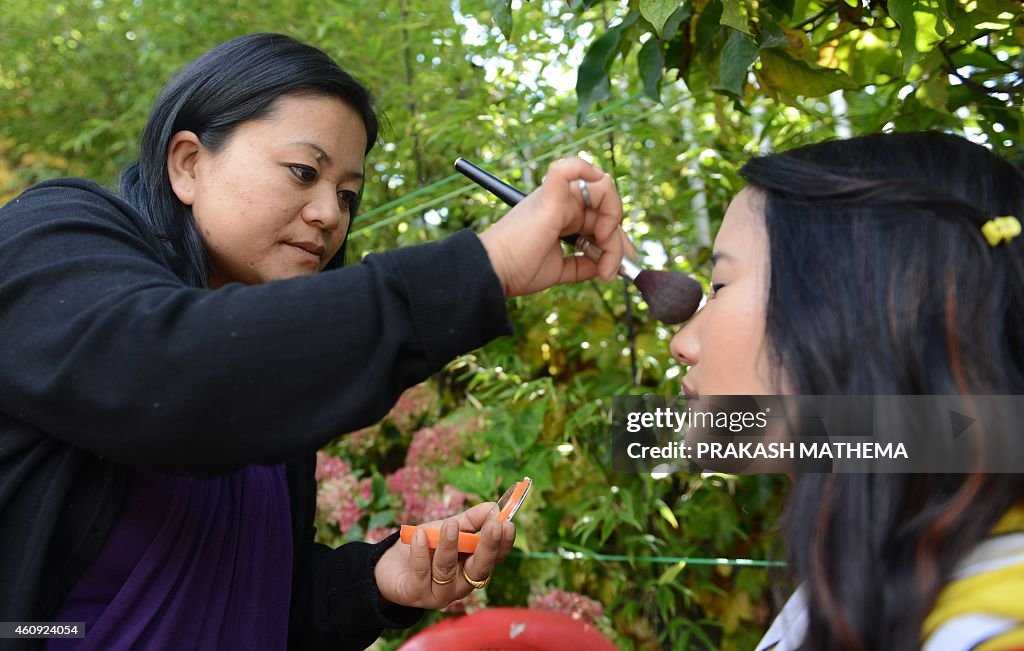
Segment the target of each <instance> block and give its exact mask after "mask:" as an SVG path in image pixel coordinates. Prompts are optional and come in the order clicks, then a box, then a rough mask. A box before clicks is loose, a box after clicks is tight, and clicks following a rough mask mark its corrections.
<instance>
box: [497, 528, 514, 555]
mask: <svg viewBox="0 0 1024 651" xmlns="http://www.w3.org/2000/svg"><path fill="white" fill-rule="evenodd" d="M515 542H516V526H515V525H514V524H512V523H511V522H503V523H502V530H501V548H500V549H499V550H498V560H497V565H501V564H502V563H504V562H505V557H507V556H508V553H509V552H510V551H512V545H513V544H514V543H515Z"/></svg>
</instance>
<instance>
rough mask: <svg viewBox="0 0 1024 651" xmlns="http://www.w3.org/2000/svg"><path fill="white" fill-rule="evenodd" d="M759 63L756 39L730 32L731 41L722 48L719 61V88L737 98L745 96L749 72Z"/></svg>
mask: <svg viewBox="0 0 1024 651" xmlns="http://www.w3.org/2000/svg"><path fill="white" fill-rule="evenodd" d="M754 61H757V45H756V44H755V43H754V39H752V38H750V37H749V36H747V35H746V34H742V33H740V32H737V31H733V30H730V33H729V40H727V41H726V42H725V47H724V48H722V58H721V59H720V61H719V67H718V78H719V85H718V87H719V88H722V89H724V90H727V91H729V92H730V93H732V94H733V95H735V96H740V95H743V85H744V84H745V83H746V81H747V70H749V69H750V65H751V64H752V63H754Z"/></svg>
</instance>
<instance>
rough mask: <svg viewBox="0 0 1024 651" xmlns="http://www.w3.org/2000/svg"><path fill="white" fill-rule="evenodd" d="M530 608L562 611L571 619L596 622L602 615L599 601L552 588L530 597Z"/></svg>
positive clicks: (602, 609)
mask: <svg viewBox="0 0 1024 651" xmlns="http://www.w3.org/2000/svg"><path fill="white" fill-rule="evenodd" d="M530 608H533V609H534V610H549V611H552V612H556V613H564V614H566V615H568V616H569V617H572V618H573V619H578V620H582V621H584V622H588V623H590V624H596V623H597V620H599V619H601V618H602V617H603V616H604V608H603V607H602V606H601V602H599V601H597V600H595V599H591V598H590V597H587V596H586V595H582V594H580V593H578V592H566V591H565V590H559V589H557V588H556V589H554V590H551V591H550V592H548V593H547V594H544V595H534V596H532V597H530Z"/></svg>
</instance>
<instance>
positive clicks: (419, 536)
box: [409, 530, 430, 592]
mask: <svg viewBox="0 0 1024 651" xmlns="http://www.w3.org/2000/svg"><path fill="white" fill-rule="evenodd" d="M409 570H410V571H411V572H412V575H413V576H414V577H415V578H416V585H417V586H422V587H423V588H424V589H425V590H426V591H427V592H429V591H430V546H429V545H427V534H426V533H424V532H423V531H419V530H417V531H416V533H415V534H414V535H413V537H412V545H410V549H409Z"/></svg>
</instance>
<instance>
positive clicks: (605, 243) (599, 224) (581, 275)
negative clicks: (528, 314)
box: [480, 158, 628, 297]
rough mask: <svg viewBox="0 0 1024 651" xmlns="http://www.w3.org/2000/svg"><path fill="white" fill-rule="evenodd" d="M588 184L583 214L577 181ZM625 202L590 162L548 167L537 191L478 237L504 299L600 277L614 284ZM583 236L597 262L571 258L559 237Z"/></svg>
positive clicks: (622, 244) (622, 242)
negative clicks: (591, 245)
mask: <svg viewBox="0 0 1024 651" xmlns="http://www.w3.org/2000/svg"><path fill="white" fill-rule="evenodd" d="M580 179H583V180H584V181H586V182H587V191H588V194H589V196H590V204H591V207H590V208H589V209H586V210H585V209H584V206H583V197H582V194H581V192H580V188H579V184H578V182H579V180H580ZM621 222H622V201H621V200H620V199H619V193H618V190H616V189H615V182H614V181H613V180H612V178H611V177H610V176H608V175H607V174H605V173H603V172H602V171H601V170H599V169H598V168H596V167H594V166H593V165H591V164H590V163H588V162H586V161H584V160H582V159H579V158H565V159H562V160H559V161H556V162H554V163H552V164H551V167H549V168H548V174H547V176H546V177H545V178H544V182H543V183H542V184H541V186H540V187H539V188H537V189H536V190H534V191H533V192H532V193H530V194H529V195H528V196H527V197H526V198H525V199H523V200H522V201H520V202H519V204H518V205H516V206H515V207H514V208H512V210H510V211H508V213H507V214H505V216H504V217H502V218H501V219H500V220H499V221H498V222H497V223H496V224H494V225H493V226H491V227H490V228H488V229H487V230H486V231H484V232H483V233H482V234H481V235H480V241H481V242H483V245H484V248H485V249H487V254H488V256H489V257H490V259H491V266H493V267H494V272H495V273H496V274H497V276H498V279H499V280H500V281H501V287H502V289H504V290H505V295H506V296H510V297H511V296H521V295H523V294H533V293H535V292H539V291H542V290H545V289H547V288H548V287H551V286H552V285H556V284H559V283H570V282H578V281H581V280H589V279H590V278H594V277H595V276H601V278H603V279H605V280H611V279H612V278H613V277H614V276H615V273H616V271H617V270H618V268H619V264H620V263H621V261H622V254H623V250H624V248H625V246H626V242H628V240H627V238H626V236H625V234H624V233H623V232H622V229H621V228H619V224H620V223H621ZM575 233H579V234H581V235H587V236H589V237H590V238H591V239H593V240H594V241H595V243H596V244H597V245H598V247H599V248H600V249H601V251H602V252H603V253H602V255H601V258H600V260H598V262H597V263H594V262H593V261H591V260H589V259H588V258H585V257H583V256H576V255H571V254H570V255H568V256H566V255H565V253H564V252H563V250H562V243H561V240H560V239H559V238H561V237H562V236H565V235H572V234H575Z"/></svg>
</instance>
